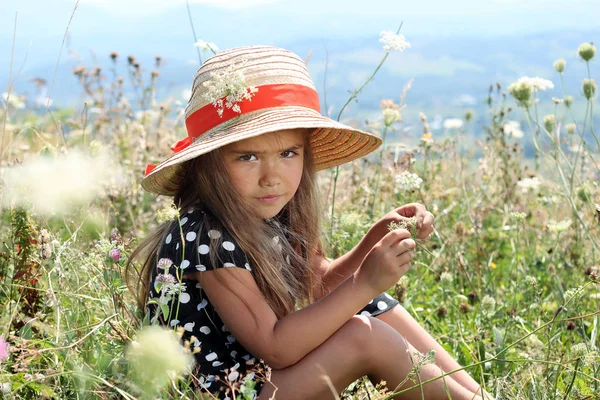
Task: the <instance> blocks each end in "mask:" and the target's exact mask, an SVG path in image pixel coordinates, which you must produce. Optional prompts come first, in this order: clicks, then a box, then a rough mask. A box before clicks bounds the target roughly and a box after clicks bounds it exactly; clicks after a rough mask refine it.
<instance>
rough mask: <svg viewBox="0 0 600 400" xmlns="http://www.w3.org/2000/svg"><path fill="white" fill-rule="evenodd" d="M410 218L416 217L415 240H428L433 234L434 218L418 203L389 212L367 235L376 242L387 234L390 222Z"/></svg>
mask: <svg viewBox="0 0 600 400" xmlns="http://www.w3.org/2000/svg"><path fill="white" fill-rule="evenodd" d="M411 217H417V232H418V233H417V238H418V239H429V236H430V235H431V233H432V232H433V221H434V219H435V217H434V216H433V214H432V213H430V212H429V211H427V209H426V208H425V206H424V205H423V204H419V203H410V204H406V205H404V206H402V207H400V208H396V209H395V210H392V211H390V212H389V213H387V214H386V215H384V216H383V217H382V218H381V219H380V220H379V221H377V222H376V223H375V224H374V225H373V227H372V228H371V229H370V231H369V234H372V235H373V238H372V239H373V240H375V241H378V240H380V239H381V238H382V237H384V236H385V235H386V234H387V233H388V225H389V224H390V223H391V222H400V221H402V220H406V219H409V218H411Z"/></svg>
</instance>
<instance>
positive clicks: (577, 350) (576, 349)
mask: <svg viewBox="0 0 600 400" xmlns="http://www.w3.org/2000/svg"><path fill="white" fill-rule="evenodd" d="M587 354H588V349H587V346H586V345H585V343H577V344H574V345H573V346H571V355H572V356H573V357H575V358H581V357H585V356H586V355H587Z"/></svg>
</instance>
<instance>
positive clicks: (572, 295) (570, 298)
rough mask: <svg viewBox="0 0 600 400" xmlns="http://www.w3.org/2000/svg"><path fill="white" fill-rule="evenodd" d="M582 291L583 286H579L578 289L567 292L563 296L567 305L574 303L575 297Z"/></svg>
mask: <svg viewBox="0 0 600 400" xmlns="http://www.w3.org/2000/svg"><path fill="white" fill-rule="evenodd" d="M581 289H582V287H581V286H577V287H576V288H572V289H569V290H566V291H565V293H564V294H563V297H564V299H565V304H566V303H570V302H571V301H573V299H574V298H575V296H577V295H578V294H579V292H580V291H581Z"/></svg>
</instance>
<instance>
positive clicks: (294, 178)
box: [289, 162, 304, 188]
mask: <svg viewBox="0 0 600 400" xmlns="http://www.w3.org/2000/svg"><path fill="white" fill-rule="evenodd" d="M303 167H304V164H303V163H302V162H300V163H298V165H295V166H294V169H293V171H291V173H290V175H289V176H290V177H291V183H292V184H293V185H294V186H295V187H296V188H297V187H298V186H300V181H301V180H302V169H303Z"/></svg>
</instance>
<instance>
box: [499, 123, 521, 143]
mask: <svg viewBox="0 0 600 400" xmlns="http://www.w3.org/2000/svg"><path fill="white" fill-rule="evenodd" d="M502 130H503V131H504V134H505V135H507V136H512V137H514V138H517V139H520V138H522V137H523V135H524V133H523V131H522V130H521V123H520V122H519V121H506V123H505V124H504V125H503V126H502Z"/></svg>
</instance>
